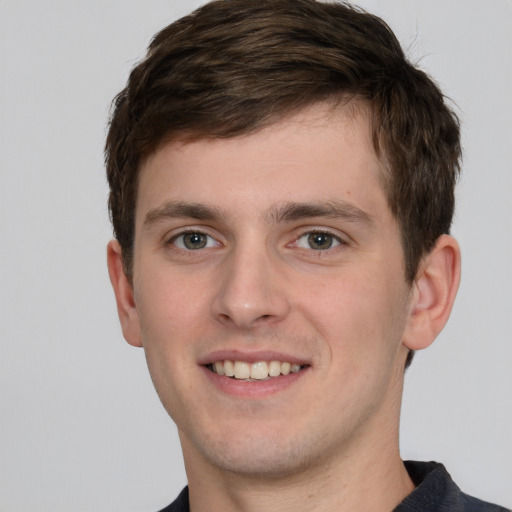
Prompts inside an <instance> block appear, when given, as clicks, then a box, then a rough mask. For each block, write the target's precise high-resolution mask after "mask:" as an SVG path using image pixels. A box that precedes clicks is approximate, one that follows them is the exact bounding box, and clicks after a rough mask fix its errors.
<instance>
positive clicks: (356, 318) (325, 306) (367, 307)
mask: <svg viewBox="0 0 512 512" xmlns="http://www.w3.org/2000/svg"><path fill="white" fill-rule="evenodd" d="M310 290H312V292H311V293H309V294H308V296H307V297H303V299H302V301H301V306H300V307H301V310H302V314H303V315H304V316H305V317H306V318H307V320H308V322H309V323H310V324H312V325H314V327H315V329H316V331H317V332H318V333H319V334H320V336H321V337H322V338H323V339H324V340H326V341H327V343H328V346H329V350H330V352H331V357H333V358H337V359H340V358H341V359H343V360H345V361H348V360H350V362H351V364H357V365H358V364H359V362H360V363H361V366H363V365H364V366H365V367H366V368H368V367H371V366H373V364H372V363H373V362H374V363H375V364H378V361H380V362H382V359H383V358H385V357H389V356H390V355H391V354H394V352H395V350H396V347H397V346H399V345H400V343H401V337H402V333H403V329H404V326H405V310H406V308H405V303H404V299H403V294H402V292H401V290H399V289H398V287H397V286H396V284H392V283H390V282H387V281H386V280H385V279H382V278H381V280H380V281H379V280H377V279H375V278H372V276H370V275H366V276H356V275H355V274H352V275H351V276H349V277H347V276H345V277H344V278H343V279H334V278H333V279H331V280H329V281H327V283H323V284H322V285H321V286H316V287H311V288H310Z"/></svg>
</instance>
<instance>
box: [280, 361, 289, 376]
mask: <svg viewBox="0 0 512 512" xmlns="http://www.w3.org/2000/svg"><path fill="white" fill-rule="evenodd" d="M290 367H291V365H290V363H281V373H282V374H283V375H288V374H289V373H290Z"/></svg>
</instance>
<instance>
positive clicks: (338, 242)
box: [289, 229, 347, 254]
mask: <svg viewBox="0 0 512 512" xmlns="http://www.w3.org/2000/svg"><path fill="white" fill-rule="evenodd" d="M317 235H322V236H327V237H330V239H331V245H330V246H329V247H326V248H323V249H322V248H313V247H311V245H310V243H311V240H310V237H311V236H317ZM301 239H306V240H307V241H306V244H308V245H309V247H301V246H300V245H299V244H300V241H301ZM289 245H291V246H292V247H298V248H300V249H306V250H308V249H309V250H312V251H314V252H317V253H320V254H323V253H326V252H327V251H332V250H336V248H339V247H340V246H343V245H347V242H346V241H345V240H343V239H342V238H341V237H339V236H337V235H335V234H334V233H331V232H330V231H326V230H323V229H310V230H309V231H306V232H304V233H302V234H300V235H299V236H298V237H297V238H296V239H295V240H294V241H293V242H292V243H291V244H289Z"/></svg>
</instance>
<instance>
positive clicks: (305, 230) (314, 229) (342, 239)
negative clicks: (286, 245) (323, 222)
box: [292, 226, 351, 245]
mask: <svg viewBox="0 0 512 512" xmlns="http://www.w3.org/2000/svg"><path fill="white" fill-rule="evenodd" d="M296 233H297V234H296V236H295V238H294V241H293V242H292V244H293V243H295V242H297V240H299V239H300V238H302V237H304V236H308V235H311V234H314V233H321V234H324V235H329V236H332V237H333V238H334V239H335V240H337V241H338V242H339V243H340V244H341V245H349V244H350V240H351V238H350V236H349V235H347V234H346V233H343V232H340V231H339V230H338V229H334V228H329V227H325V226H303V227H301V228H299V229H297V230H296Z"/></svg>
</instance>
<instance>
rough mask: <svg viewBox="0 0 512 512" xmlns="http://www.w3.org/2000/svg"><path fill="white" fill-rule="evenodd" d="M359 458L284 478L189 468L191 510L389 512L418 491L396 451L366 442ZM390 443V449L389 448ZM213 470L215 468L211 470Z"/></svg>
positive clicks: (324, 465)
mask: <svg viewBox="0 0 512 512" xmlns="http://www.w3.org/2000/svg"><path fill="white" fill-rule="evenodd" d="M368 441H369V440H368V437H366V439H365V448H366V450H365V452H366V453H362V452H361V450H355V452H357V457H353V456H351V454H347V455H346V457H344V458H339V457H338V458H336V459H335V460H332V461H328V462H327V461H322V463H321V464H318V465H317V466H316V467H309V468H308V469H307V470H304V471H302V472H297V473H295V474H293V475H291V476H290V475H288V476H281V477H276V476H274V477H272V478H264V477H256V478H255V477H251V476H244V475H238V474H233V473H227V472H222V471H211V470H210V471H204V469H205V468H202V469H203V470H201V468H197V466H196V469H197V471H194V470H192V468H187V475H188V481H189V496H190V509H191V511H192V512H206V511H210V510H222V511H223V512H257V511H258V512H259V511H261V510H274V511H280V512H287V511H290V512H291V511H294V512H295V511H297V510H306V509H307V510H309V511H311V512H330V511H334V510H335V511H337V512H345V511H346V512H348V511H351V512H353V511H365V512H390V511H391V510H393V509H394V508H395V507H396V506H397V505H398V504H399V503H400V502H401V501H402V500H403V499H404V498H405V497H406V496H407V495H408V494H410V493H411V492H412V491H413V489H414V484H413V483H412V481H411V479H410V478H409V475H408V474H407V471H406V469H405V467H404V465H403V463H402V460H401V458H400V455H399V451H398V441H397V440H396V442H395V443H393V444H391V443H390V444H388V445H386V446H382V445H380V443H377V444H375V443H372V442H368ZM390 446H392V448H389V447H390ZM210 469H211V468H210Z"/></svg>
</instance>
